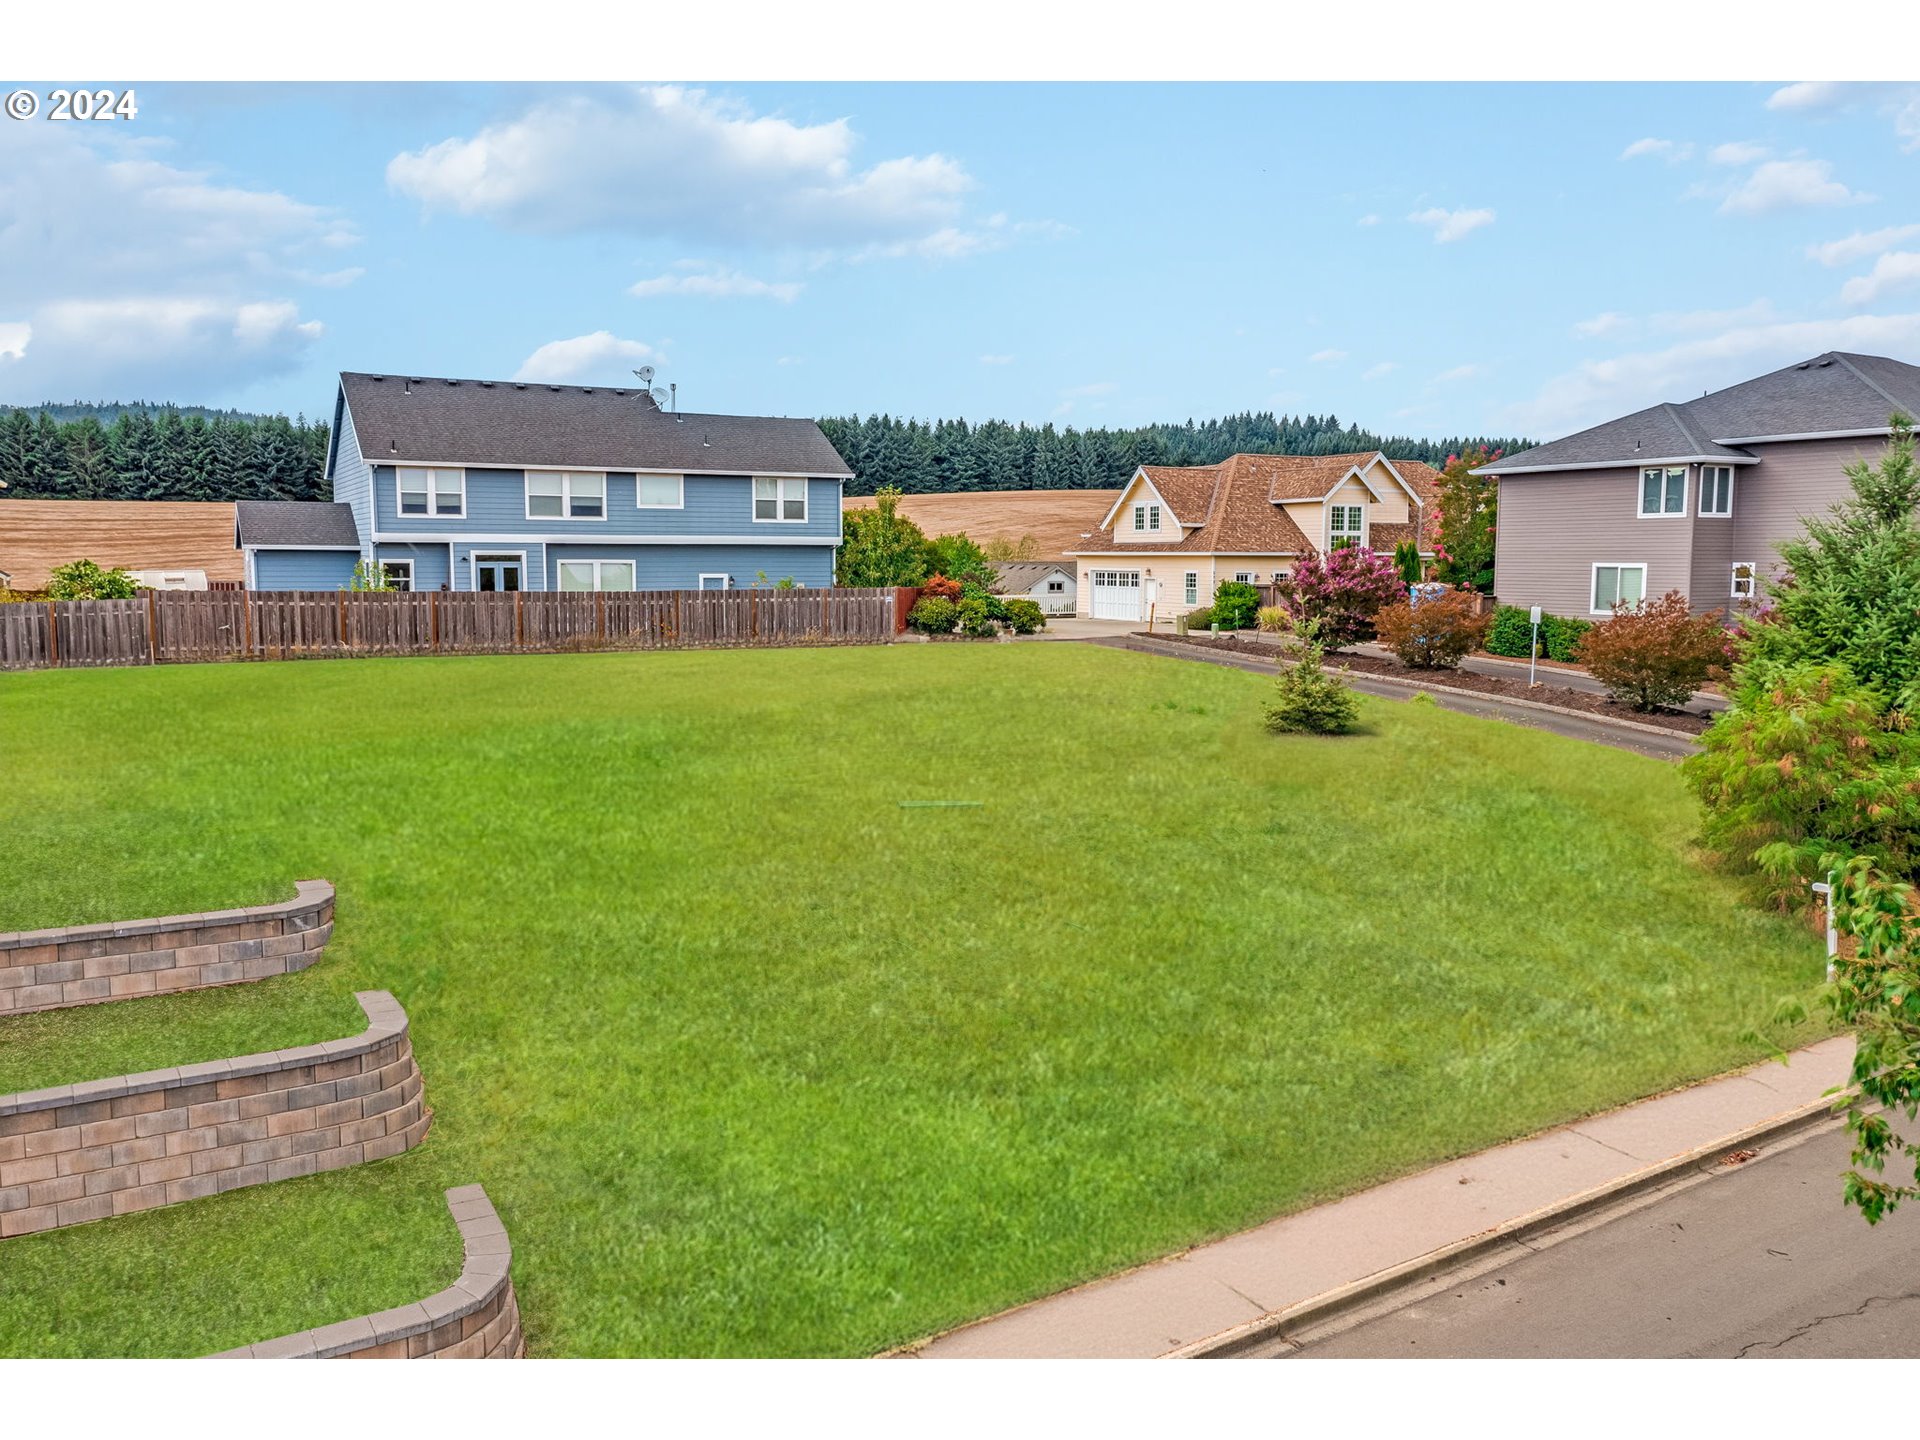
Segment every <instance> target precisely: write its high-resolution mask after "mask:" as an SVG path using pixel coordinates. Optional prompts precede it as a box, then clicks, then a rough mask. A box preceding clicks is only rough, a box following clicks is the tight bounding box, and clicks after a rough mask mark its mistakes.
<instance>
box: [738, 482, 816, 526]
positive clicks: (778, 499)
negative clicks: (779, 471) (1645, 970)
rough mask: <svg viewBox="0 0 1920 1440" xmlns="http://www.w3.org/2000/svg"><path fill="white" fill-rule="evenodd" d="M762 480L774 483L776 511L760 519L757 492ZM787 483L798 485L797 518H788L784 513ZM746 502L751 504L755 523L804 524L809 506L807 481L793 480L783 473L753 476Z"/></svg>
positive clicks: (758, 494)
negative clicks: (798, 505)
mask: <svg viewBox="0 0 1920 1440" xmlns="http://www.w3.org/2000/svg"><path fill="white" fill-rule="evenodd" d="M762 480H771V481H773V485H774V491H773V508H774V510H775V512H776V513H775V515H774V517H773V518H772V519H771V520H762V519H761V518H760V493H759V492H760V482H761V481H762ZM789 485H798V486H799V487H800V518H799V519H797V520H790V519H788V518H787V517H786V514H785V511H786V508H787V487H788V486H789ZM748 503H749V505H750V506H751V514H752V517H753V523H754V524H755V525H804V524H806V523H807V515H808V512H809V509H810V508H811V507H810V502H809V499H808V496H807V482H806V481H805V480H795V479H793V478H792V477H790V476H785V475H756V476H754V477H753V480H752V482H751V492H750V494H749V497H748Z"/></svg>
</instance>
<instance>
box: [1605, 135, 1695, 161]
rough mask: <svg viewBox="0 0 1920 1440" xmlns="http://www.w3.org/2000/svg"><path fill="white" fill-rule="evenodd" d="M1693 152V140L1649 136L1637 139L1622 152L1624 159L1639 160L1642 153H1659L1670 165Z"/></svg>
mask: <svg viewBox="0 0 1920 1440" xmlns="http://www.w3.org/2000/svg"><path fill="white" fill-rule="evenodd" d="M1692 154H1693V142H1692V141H1691V140H1656V139H1654V138H1653V137H1652V136H1648V137H1647V138H1646V139H1645V140H1636V141H1634V142H1633V143H1632V144H1631V145H1629V146H1627V148H1626V149H1624V150H1622V151H1621V152H1620V158H1621V159H1622V160H1637V159H1639V158H1640V156H1642V155H1658V156H1659V157H1660V158H1661V159H1663V160H1665V161H1666V162H1667V163H1668V164H1669V165H1677V164H1679V163H1680V162H1681V161H1682V160H1685V159H1687V158H1688V157H1690V156H1691V155H1692Z"/></svg>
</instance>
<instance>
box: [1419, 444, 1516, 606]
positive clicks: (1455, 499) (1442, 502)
mask: <svg viewBox="0 0 1920 1440" xmlns="http://www.w3.org/2000/svg"><path fill="white" fill-rule="evenodd" d="M1500 455H1501V452H1500V451H1498V450H1489V449H1487V448H1486V447H1485V446H1484V445H1476V446H1473V447H1471V448H1469V449H1467V450H1463V451H1461V452H1460V453H1459V454H1458V455H1449V456H1448V457H1447V463H1446V467H1445V468H1444V469H1443V470H1441V472H1440V478H1439V479H1438V480H1436V481H1434V486H1433V491H1434V499H1433V508H1432V509H1431V510H1430V511H1429V512H1428V514H1427V537H1428V539H1429V540H1431V541H1432V543H1433V551H1434V576H1435V578H1436V579H1440V580H1445V581H1447V582H1448V583H1449V584H1452V585H1464V586H1466V587H1467V588H1468V589H1470V590H1478V591H1480V592H1481V593H1483V594H1491V593H1493V545H1494V534H1493V532H1494V519H1495V515H1496V512H1497V511H1498V509H1499V493H1498V492H1499V482H1498V481H1496V480H1495V479H1494V478H1493V477H1492V476H1491V475H1488V476H1477V475H1475V474H1474V473H1473V472H1474V471H1475V470H1477V469H1479V468H1480V467H1481V466H1482V465H1486V464H1489V463H1490V462H1492V461H1494V460H1498V459H1499V458H1500Z"/></svg>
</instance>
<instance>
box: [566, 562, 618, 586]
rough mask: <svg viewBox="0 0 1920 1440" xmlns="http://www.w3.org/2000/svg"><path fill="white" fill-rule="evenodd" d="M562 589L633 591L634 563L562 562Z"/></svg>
mask: <svg viewBox="0 0 1920 1440" xmlns="http://www.w3.org/2000/svg"><path fill="white" fill-rule="evenodd" d="M560 588H561V589H562V590H631V589H633V561H631V560H562V561H561V562H560Z"/></svg>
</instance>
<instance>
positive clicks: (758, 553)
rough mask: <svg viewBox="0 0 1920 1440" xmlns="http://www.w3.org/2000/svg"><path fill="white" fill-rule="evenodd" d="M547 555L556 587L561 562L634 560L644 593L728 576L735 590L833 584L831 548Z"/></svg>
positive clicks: (559, 549)
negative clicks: (783, 584)
mask: <svg viewBox="0 0 1920 1440" xmlns="http://www.w3.org/2000/svg"><path fill="white" fill-rule="evenodd" d="M547 554H548V563H549V564H550V565H552V566H553V567H554V576H555V579H554V583H555V585H556V586H557V585H558V584H559V565H560V562H561V561H562V560H632V561H633V562H634V585H635V588H637V589H640V590H697V589H699V588H700V577H701V576H702V575H726V576H728V577H730V579H731V581H732V583H733V586H734V588H736V589H744V588H746V587H747V586H750V585H753V584H755V583H761V584H766V585H772V584H775V583H777V582H778V581H780V580H783V579H788V578H791V579H792V580H793V581H794V582H795V583H796V584H799V585H805V586H807V587H809V588H811V589H819V588H820V587H822V586H825V585H831V584H832V583H833V547H832V546H831V545H621V544H618V543H613V544H606V545H549V546H548V547H547ZM763 572H764V573H765V575H766V577H767V578H766V579H765V580H764V581H760V580H759V576H760V574H761V573H763Z"/></svg>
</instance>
